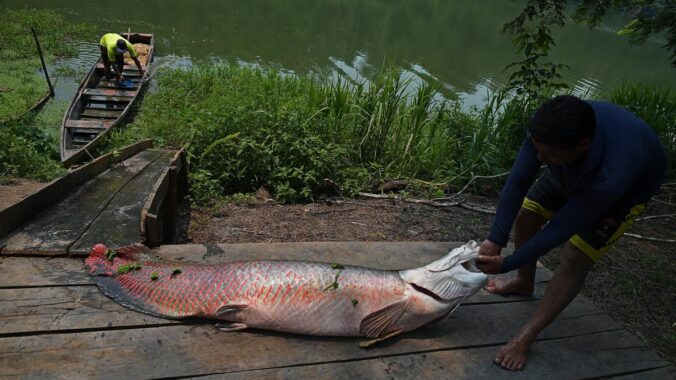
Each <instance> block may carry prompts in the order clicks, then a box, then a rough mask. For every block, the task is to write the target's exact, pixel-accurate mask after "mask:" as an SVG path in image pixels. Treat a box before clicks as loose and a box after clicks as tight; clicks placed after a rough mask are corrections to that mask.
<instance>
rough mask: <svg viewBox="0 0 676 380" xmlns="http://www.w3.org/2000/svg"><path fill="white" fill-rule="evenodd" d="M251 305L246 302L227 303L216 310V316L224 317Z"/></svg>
mask: <svg viewBox="0 0 676 380" xmlns="http://www.w3.org/2000/svg"><path fill="white" fill-rule="evenodd" d="M247 307H249V305H246V304H234V303H233V304H225V305H223V306H221V307H219V308H218V310H216V316H217V317H219V318H223V317H224V316H226V315H227V314H230V313H234V312H237V311H241V310H244V309H246V308H247Z"/></svg>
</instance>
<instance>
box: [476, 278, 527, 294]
mask: <svg viewBox="0 0 676 380" xmlns="http://www.w3.org/2000/svg"><path fill="white" fill-rule="evenodd" d="M533 288H534V285H533V281H531V280H522V279H521V278H519V277H515V278H493V279H491V280H490V281H488V285H486V291H488V292H489V293H495V294H505V295H507V294H518V295H522V296H532V295H533Z"/></svg>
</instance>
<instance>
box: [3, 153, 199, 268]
mask: <svg viewBox="0 0 676 380" xmlns="http://www.w3.org/2000/svg"><path fill="white" fill-rule="evenodd" d="M150 145H151V144H150V142H149V141H146V142H141V143H139V144H135V145H132V146H129V147H126V148H123V149H122V150H120V151H117V152H115V153H109V154H107V155H105V156H102V157H99V158H98V159H96V160H94V161H93V162H91V163H89V164H87V165H85V166H83V167H81V168H79V169H77V170H75V171H73V172H70V173H68V174H67V175H66V176H64V177H62V178H59V179H57V180H55V181H53V182H52V183H50V184H49V185H47V186H46V187H45V188H43V189H41V190H40V191H39V192H38V193H36V194H33V195H31V196H29V197H27V198H25V199H24V200H22V201H21V202H19V203H17V204H15V205H12V206H11V207H8V208H6V209H4V210H0V247H2V249H1V250H0V254H22V255H26V254H29V255H51V256H59V255H71V256H73V255H75V256H77V255H84V254H86V253H88V252H89V250H90V249H91V247H92V246H94V245H95V244H96V243H103V244H106V245H108V246H109V247H111V248H114V247H122V246H125V245H130V244H134V243H145V244H147V245H149V246H157V245H159V243H160V242H161V241H162V240H165V241H171V239H172V238H173V236H174V231H175V228H176V203H177V199H178V197H179V193H181V192H182V191H183V190H182V189H183V188H184V187H185V185H184V184H183V183H184V182H185V172H186V168H185V164H184V158H185V154H184V151H183V150H178V151H176V150H163V149H149V148H150ZM179 188H181V189H179ZM164 235H166V236H164Z"/></svg>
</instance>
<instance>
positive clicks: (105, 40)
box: [99, 33, 143, 82]
mask: <svg viewBox="0 0 676 380" xmlns="http://www.w3.org/2000/svg"><path fill="white" fill-rule="evenodd" d="M99 48H100V49H101V59H102V60H103V69H104V70H105V73H106V76H108V77H110V66H111V65H112V66H113V69H114V71H115V78H116V80H117V81H118V82H122V70H123V69H124V53H126V52H129V56H130V57H131V59H133V60H134V63H136V67H138V71H139V74H141V78H143V66H142V65H141V62H140V61H139V60H138V56H137V54H136V50H135V49H134V45H132V44H131V43H130V42H129V41H127V40H126V39H124V38H122V36H120V35H119V34H116V33H108V34H104V35H103V37H101V41H99Z"/></svg>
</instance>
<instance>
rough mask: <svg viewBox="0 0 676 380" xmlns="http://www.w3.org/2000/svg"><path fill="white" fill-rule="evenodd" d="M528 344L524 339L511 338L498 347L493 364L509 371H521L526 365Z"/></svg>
mask: <svg viewBox="0 0 676 380" xmlns="http://www.w3.org/2000/svg"><path fill="white" fill-rule="evenodd" d="M528 347H530V344H529V343H528V342H527V341H525V340H517V338H513V339H512V340H511V341H509V343H507V344H505V345H504V346H502V347H500V349H499V350H498V353H497V354H496V355H495V364H497V365H499V366H500V367H502V368H504V369H508V370H510V371H521V370H522V369H523V367H525V366H526V361H527V360H528V356H527V355H526V352H527V351H528Z"/></svg>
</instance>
